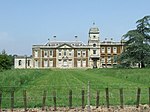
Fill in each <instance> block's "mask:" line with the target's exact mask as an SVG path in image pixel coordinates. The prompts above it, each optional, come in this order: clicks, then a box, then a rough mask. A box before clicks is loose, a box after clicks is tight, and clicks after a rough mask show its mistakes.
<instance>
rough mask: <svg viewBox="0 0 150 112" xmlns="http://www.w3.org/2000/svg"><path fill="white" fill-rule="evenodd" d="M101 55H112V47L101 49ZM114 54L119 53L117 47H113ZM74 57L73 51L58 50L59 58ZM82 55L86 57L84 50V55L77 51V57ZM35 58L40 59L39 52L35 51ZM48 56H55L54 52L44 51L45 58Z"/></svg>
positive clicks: (95, 51) (95, 52)
mask: <svg viewBox="0 0 150 112" xmlns="http://www.w3.org/2000/svg"><path fill="white" fill-rule="evenodd" d="M105 49H107V50H105ZM105 51H107V52H105ZM101 53H108V54H111V53H112V52H111V47H107V48H105V47H102V48H101ZM113 53H114V54H116V53H117V47H113ZM93 54H97V50H93ZM72 55H73V52H72V50H58V56H72ZM81 55H82V56H86V51H85V50H83V51H82V54H81V50H78V51H77V56H78V57H80V56H81ZM34 56H35V58H37V57H38V51H34ZM48 56H50V57H52V56H53V50H50V51H48V50H46V51H44V57H48Z"/></svg>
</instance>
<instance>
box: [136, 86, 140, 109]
mask: <svg viewBox="0 0 150 112" xmlns="http://www.w3.org/2000/svg"><path fill="white" fill-rule="evenodd" d="M140 94H141V88H138V90H137V104H136V108H138V107H139V103H140Z"/></svg>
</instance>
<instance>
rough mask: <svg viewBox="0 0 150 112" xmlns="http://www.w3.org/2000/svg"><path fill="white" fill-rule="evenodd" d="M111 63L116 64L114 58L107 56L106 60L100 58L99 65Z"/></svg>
mask: <svg viewBox="0 0 150 112" xmlns="http://www.w3.org/2000/svg"><path fill="white" fill-rule="evenodd" d="M106 59H107V60H106ZM112 61H113V63H117V61H116V59H115V57H111V56H108V57H107V58H105V57H102V58H101V63H106V62H107V63H111V62H112Z"/></svg>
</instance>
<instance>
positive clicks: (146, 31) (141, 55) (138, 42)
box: [120, 16, 150, 68]
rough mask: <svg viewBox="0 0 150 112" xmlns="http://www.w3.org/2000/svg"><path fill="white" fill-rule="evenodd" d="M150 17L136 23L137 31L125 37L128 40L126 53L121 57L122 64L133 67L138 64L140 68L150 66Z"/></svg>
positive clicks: (130, 32) (132, 31) (131, 31)
mask: <svg viewBox="0 0 150 112" xmlns="http://www.w3.org/2000/svg"><path fill="white" fill-rule="evenodd" d="M149 21H150V16H145V17H143V18H142V19H140V20H138V21H137V22H136V24H137V26H136V29H134V30H130V31H128V32H127V33H126V34H125V35H123V37H124V39H127V41H126V43H125V49H124V52H123V53H122V54H121V56H120V62H121V64H124V65H125V66H131V65H134V64H138V66H139V67H140V68H144V67H145V66H147V65H149V64H150V23H149Z"/></svg>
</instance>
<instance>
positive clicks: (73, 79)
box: [0, 69, 150, 108]
mask: <svg viewBox="0 0 150 112" xmlns="http://www.w3.org/2000/svg"><path fill="white" fill-rule="evenodd" d="M88 81H90V93H91V104H92V105H95V100H96V99H95V98H96V91H97V90H99V91H100V105H106V100H105V88H107V87H108V88H109V91H110V94H109V95H110V104H111V105H119V104H120V103H119V88H124V104H126V105H135V103H136V93H137V88H138V87H140V88H141V101H140V102H141V103H142V104H145V103H147V104H148V88H149V87H150V69H87V70H85V69H52V70H51V69H45V70H44V69H43V70H41V69H37V70H18V69H16V70H9V71H4V72H0V89H1V91H2V93H3V94H2V96H3V97H2V107H3V108H10V92H11V91H12V90H15V107H23V90H27V96H28V104H27V105H28V107H39V106H41V105H42V95H43V91H44V90H46V92H47V99H46V105H47V106H53V94H52V93H53V91H56V96H57V106H68V93H69V90H70V89H71V90H72V92H73V101H72V102H73V106H81V90H82V89H84V90H85V94H86V95H87V85H88ZM86 99H87V98H85V100H86ZM85 104H86V101H85Z"/></svg>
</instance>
